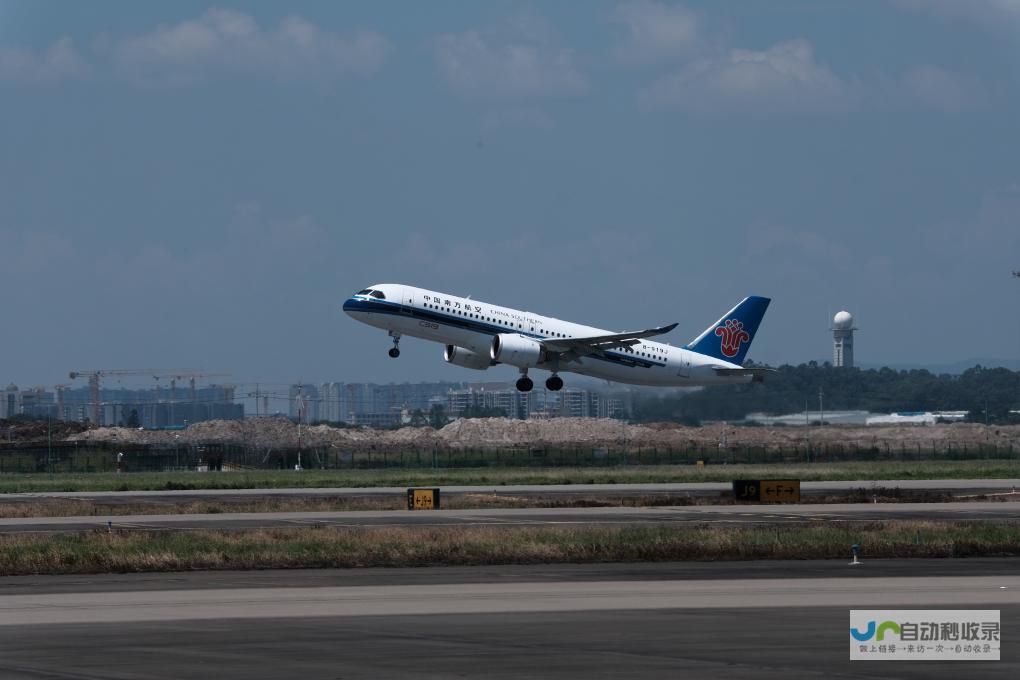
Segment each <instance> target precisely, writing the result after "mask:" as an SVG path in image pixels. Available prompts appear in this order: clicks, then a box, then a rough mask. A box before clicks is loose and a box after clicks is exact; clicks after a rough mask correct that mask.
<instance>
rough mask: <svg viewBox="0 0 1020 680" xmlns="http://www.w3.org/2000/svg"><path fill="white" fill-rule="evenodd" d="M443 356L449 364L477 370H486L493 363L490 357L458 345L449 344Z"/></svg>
mask: <svg viewBox="0 0 1020 680" xmlns="http://www.w3.org/2000/svg"><path fill="white" fill-rule="evenodd" d="M443 358H444V359H446V363H448V364H453V365H454V366H463V367H464V368H473V369H475V370H476V371H484V370H485V369H487V368H488V367H489V366H491V365H492V361H491V360H490V359H489V357H487V356H484V355H482V354H477V353H475V352H472V351H471V350H469V349H464V348H463V347H457V345H447V346H446V349H445V350H443Z"/></svg>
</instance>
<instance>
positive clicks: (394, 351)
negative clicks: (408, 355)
mask: <svg viewBox="0 0 1020 680" xmlns="http://www.w3.org/2000/svg"><path fill="white" fill-rule="evenodd" d="M399 356H400V350H399V349H397V348H396V347H391V348H390V357H392V358H394V359H396V358H397V357H399Z"/></svg>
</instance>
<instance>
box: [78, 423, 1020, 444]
mask: <svg viewBox="0 0 1020 680" xmlns="http://www.w3.org/2000/svg"><path fill="white" fill-rule="evenodd" d="M300 436H301V441H300V444H301V445H302V446H305V447H322V448H338V449H344V450H394V449H403V450H412V451H413V450H434V449H440V450H445V449H467V448H471V449H477V448H508V447H514V448H517V447H541V446H552V447H571V446H583V447H612V448H614V449H618V448H628V449H635V448H639V447H640V448H652V447H655V448H660V449H664V450H665V449H673V450H678V449H685V448H704V447H706V446H721V447H730V448H744V447H766V448H767V449H774V450H789V449H791V448H794V447H802V446H805V445H812V446H819V445H831V444H842V445H846V446H857V447H860V448H862V449H867V448H870V447H876V448H879V449H884V448H885V447H886V446H887V445H888V446H892V447H895V448H898V447H900V446H901V445H903V446H908V447H914V446H917V447H919V448H920V449H921V450H922V451H931V450H932V449H935V450H938V451H944V450H946V449H947V448H949V447H953V448H957V447H962V446H964V445H968V446H987V447H992V446H996V447H998V448H999V449H1000V450H1001V449H1006V450H1008V449H1009V448H1010V446H1012V447H1014V448H1015V449H1016V450H1018V451H1020V426H1015V425H1013V426H988V425H979V424H974V423H953V424H948V425H892V426H871V427H865V426H848V425H827V426H825V427H796V428H794V427H733V426H730V425H725V424H712V425H704V426H701V427H689V426H684V425H677V424H673V423H655V424H649V425H628V424H627V423H623V422H621V421H618V420H611V419H595V418H556V419H551V420H527V421H522V420H508V419H505V418H472V419H466V418H465V419H460V420H456V421H454V422H452V423H450V424H448V425H446V426H445V427H443V428H441V429H439V430H435V429H433V428H431V427H405V428H402V429H399V430H372V429H361V428H335V427H330V426H328V425H314V426H302V427H301V429H300ZM67 440H68V441H102V442H117V443H120V444H127V445H173V444H234V445H240V446H246V447H257V448H286V447H296V446H297V445H298V443H299V442H298V426H297V425H295V424H294V423H292V422H290V421H289V420H286V419H284V418H248V419H245V420H243V421H236V420H211V421H207V422H203V423H197V424H195V425H191V426H190V427H188V428H187V429H186V430H179V431H166V430H162V431H149V430H134V429H129V428H120V427H106V428H99V429H95V430H88V431H85V432H80V433H76V434H71V435H69V436H68V437H67Z"/></svg>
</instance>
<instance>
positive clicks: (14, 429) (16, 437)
mask: <svg viewBox="0 0 1020 680" xmlns="http://www.w3.org/2000/svg"><path fill="white" fill-rule="evenodd" d="M84 429H85V425H84V424H83V423H75V422H64V421H61V420H49V421H47V420H45V419H42V420H36V419H34V418H32V419H27V418H11V419H9V420H7V419H0V443H12V444H31V443H35V442H45V441H46V440H47V438H52V439H53V440H54V441H60V440H62V439H66V438H67V437H69V436H71V435H74V434H77V433H79V432H81V431H83V430H84Z"/></svg>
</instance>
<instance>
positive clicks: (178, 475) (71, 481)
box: [0, 460, 1020, 493]
mask: <svg viewBox="0 0 1020 680" xmlns="http://www.w3.org/2000/svg"><path fill="white" fill-rule="evenodd" d="M1018 477H1020V461H1018V460H965V461H958V460H946V461H941V460H940V461H876V462H853V463H798V464H780V465H709V466H706V467H705V468H697V467H695V466H692V465H657V466H652V465H641V466H621V467H611V468H590V467H588V468H568V467H563V468H453V469H438V470H428V469H426V470H420V469H414V470H408V469H396V468H392V469H382V470H305V471H303V472H293V471H281V470H264V471H251V472H207V473H199V472H139V473H125V474H116V473H88V474H53V475H49V474H45V473H40V474H5V475H0V493H18V492H34V491H128V490H137V491H149V490H160V489H276V488H296V487H301V488H322V487H359V486H442V485H473V486H489V485H492V486H494V487H498V486H503V485H507V484H623V483H662V482H728V481H731V480H733V479H738V478H747V479H756V478H793V479H801V480H803V481H833V480H884V479H1012V478H1018Z"/></svg>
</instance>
